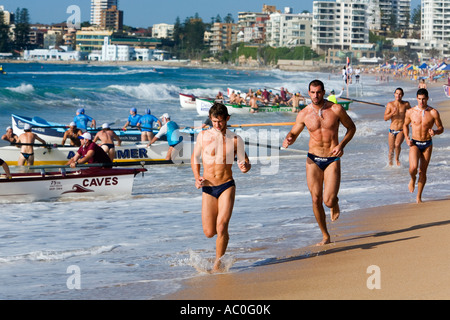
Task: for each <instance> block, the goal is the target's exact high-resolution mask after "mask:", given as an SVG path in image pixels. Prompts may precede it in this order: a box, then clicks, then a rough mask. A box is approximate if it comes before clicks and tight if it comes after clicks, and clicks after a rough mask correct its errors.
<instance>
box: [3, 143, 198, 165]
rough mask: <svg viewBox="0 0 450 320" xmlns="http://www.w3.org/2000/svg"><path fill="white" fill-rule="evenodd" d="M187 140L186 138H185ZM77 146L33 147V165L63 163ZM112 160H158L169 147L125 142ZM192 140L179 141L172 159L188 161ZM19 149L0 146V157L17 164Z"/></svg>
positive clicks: (166, 145) (164, 155)
mask: <svg viewBox="0 0 450 320" xmlns="http://www.w3.org/2000/svg"><path fill="white" fill-rule="evenodd" d="M186 140H187V139H186ZM78 149H79V148H78V147H69V146H67V147H66V146H64V147H55V148H53V147H48V148H47V147H34V165H65V164H66V163H67V161H68V160H69V159H71V158H72V157H73V156H74V155H75V153H76V152H77V151H78ZM115 149H116V156H115V159H114V162H130V161H136V163H139V162H141V161H160V160H164V159H165V158H166V155H167V151H168V149H169V145H168V143H167V142H166V141H157V142H155V143H153V144H152V145H151V146H150V147H149V148H147V146H146V144H126V145H121V146H120V147H119V146H116V148H115ZM192 150H193V142H192V141H186V142H184V141H183V142H181V143H180V144H179V145H178V146H177V148H176V152H174V157H173V160H174V161H180V162H185V161H190V158H191V154H192ZM19 154H20V149H19V148H17V147H15V146H4V147H0V155H1V158H2V159H3V160H4V161H5V162H6V163H7V164H8V165H10V166H16V165H17V164H18V159H19Z"/></svg>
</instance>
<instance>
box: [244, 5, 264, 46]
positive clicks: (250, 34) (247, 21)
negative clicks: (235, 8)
mask: <svg viewBox="0 0 450 320" xmlns="http://www.w3.org/2000/svg"><path fill="white" fill-rule="evenodd" d="M267 20H269V14H268V13H267V12H238V23H237V24H238V28H239V33H238V42H245V43H265V42H266V22H267Z"/></svg>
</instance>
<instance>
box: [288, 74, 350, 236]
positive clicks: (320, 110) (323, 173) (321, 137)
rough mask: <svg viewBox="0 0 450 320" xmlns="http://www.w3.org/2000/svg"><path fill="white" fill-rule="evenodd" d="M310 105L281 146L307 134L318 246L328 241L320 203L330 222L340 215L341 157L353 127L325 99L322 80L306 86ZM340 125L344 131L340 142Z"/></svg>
mask: <svg viewBox="0 0 450 320" xmlns="http://www.w3.org/2000/svg"><path fill="white" fill-rule="evenodd" d="M308 93H309V96H310V98H311V101H312V103H311V104H309V105H308V106H307V107H305V108H304V109H303V110H302V111H300V112H299V114H298V115H297V119H296V120H295V124H294V126H293V127H292V129H291V131H290V132H289V133H288V134H287V136H286V138H285V140H284V141H283V147H284V148H287V147H288V146H290V145H292V144H293V143H294V142H295V140H296V139H297V137H298V136H299V135H300V133H301V132H302V131H303V129H304V128H305V127H306V128H307V129H308V131H309V135H310V139H309V152H308V157H307V159H306V181H307V183H308V188H309V191H310V193H311V198H312V206H313V211H314V216H315V217H316V220H317V223H318V224H319V228H320V230H321V232H322V236H323V239H322V241H321V242H320V243H318V244H317V245H324V244H327V243H330V242H331V239H330V234H329V233H328V229H327V224H326V217H325V210H324V207H323V203H324V204H325V205H326V206H327V207H329V208H330V209H331V221H335V220H336V219H337V218H338V217H339V214H340V209H339V199H338V196H337V195H338V192H339V186H340V182H341V162H340V157H342V155H343V154H344V147H345V146H346V145H347V143H348V142H350V140H351V139H352V138H353V136H354V134H355V132H356V127H355V124H354V123H353V120H352V119H351V118H350V117H349V116H348V114H347V112H346V111H345V109H344V108H343V107H342V106H341V105H339V104H334V103H332V102H330V101H328V100H325V99H324V96H325V88H324V84H323V82H322V81H319V80H314V81H312V82H311V83H310V84H309V92H308ZM339 123H342V125H343V126H344V127H345V128H346V129H347V132H346V134H345V136H344V137H343V139H342V141H341V142H339Z"/></svg>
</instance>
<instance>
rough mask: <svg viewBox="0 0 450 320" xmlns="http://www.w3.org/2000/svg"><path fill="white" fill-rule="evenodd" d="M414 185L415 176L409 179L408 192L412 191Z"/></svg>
mask: <svg viewBox="0 0 450 320" xmlns="http://www.w3.org/2000/svg"><path fill="white" fill-rule="evenodd" d="M415 185H416V179H415V178H411V181H409V184H408V189H409V192H411V193H413V192H414V187H415Z"/></svg>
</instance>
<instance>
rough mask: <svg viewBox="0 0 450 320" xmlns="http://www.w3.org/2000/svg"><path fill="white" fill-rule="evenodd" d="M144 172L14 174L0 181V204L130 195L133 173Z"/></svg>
mask: <svg viewBox="0 0 450 320" xmlns="http://www.w3.org/2000/svg"><path fill="white" fill-rule="evenodd" d="M144 171H146V169H116V168H112V169H104V168H89V169H81V170H77V171H72V172H67V173H64V174H63V173H61V172H49V173H46V174H45V175H42V174H41V173H13V174H12V179H5V178H4V177H1V178H0V202H2V203H5V202H29V201H40V200H54V199H60V198H84V197H96V198H97V197H103V196H108V197H111V196H121V197H122V196H129V195H131V193H132V189H133V181H134V177H135V175H136V174H138V173H139V172H144Z"/></svg>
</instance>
